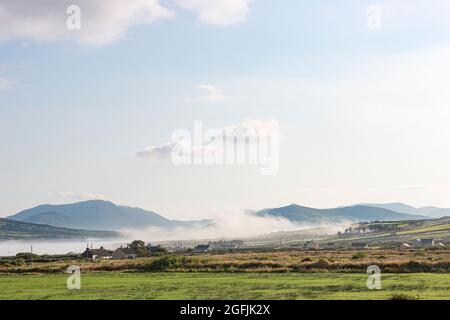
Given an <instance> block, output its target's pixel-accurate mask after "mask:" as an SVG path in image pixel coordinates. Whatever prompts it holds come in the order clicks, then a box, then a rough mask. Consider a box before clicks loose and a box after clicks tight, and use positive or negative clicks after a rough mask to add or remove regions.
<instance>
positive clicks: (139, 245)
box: [128, 240, 148, 257]
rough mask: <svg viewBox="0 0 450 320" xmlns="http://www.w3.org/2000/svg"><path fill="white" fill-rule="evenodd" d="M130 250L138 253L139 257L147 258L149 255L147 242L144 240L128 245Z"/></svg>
mask: <svg viewBox="0 0 450 320" xmlns="http://www.w3.org/2000/svg"><path fill="white" fill-rule="evenodd" d="M128 248H130V249H131V250H133V251H134V252H136V254H137V256H138V257H146V256H147V255H148V253H147V248H146V247H145V242H144V241H142V240H134V241H133V242H131V243H130V244H128Z"/></svg>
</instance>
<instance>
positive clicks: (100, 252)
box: [81, 247, 113, 260]
mask: <svg viewBox="0 0 450 320" xmlns="http://www.w3.org/2000/svg"><path fill="white" fill-rule="evenodd" d="M112 255H113V251H112V250H107V249H105V248H103V247H100V249H90V248H86V250H85V251H84V252H83V253H82V254H81V256H82V257H83V258H86V259H92V260H98V259H104V260H110V259H112Z"/></svg>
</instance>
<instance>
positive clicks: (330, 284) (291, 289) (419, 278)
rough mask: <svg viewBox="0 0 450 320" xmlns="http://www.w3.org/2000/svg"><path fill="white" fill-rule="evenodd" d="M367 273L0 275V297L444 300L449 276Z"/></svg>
mask: <svg viewBox="0 0 450 320" xmlns="http://www.w3.org/2000/svg"><path fill="white" fill-rule="evenodd" d="M366 281H367V275H365V274H343V273H339V274H338V273H306V274H305V273H285V274H267V273H251V274H248V273H245V274H244V273H235V274H233V273H145V274H144V273H120V272H111V273H88V274H83V275H82V278H81V286H82V287H81V290H68V289H66V284H65V283H66V275H64V274H48V275H42V274H36V275H12V274H11V275H0V299H387V298H388V297H389V296H390V295H392V294H394V293H395V294H407V295H408V296H414V297H417V295H418V296H419V297H420V299H450V274H430V273H426V274H425V273H416V274H384V275H382V287H383V288H382V290H376V291H371V290H368V289H367V287H366Z"/></svg>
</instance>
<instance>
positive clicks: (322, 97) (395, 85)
mask: <svg viewBox="0 0 450 320" xmlns="http://www.w3.org/2000/svg"><path fill="white" fill-rule="evenodd" d="M73 3H77V4H78V5H79V6H80V8H81V19H82V20H81V21H82V27H81V30H80V31H68V30H66V28H65V19H66V18H67V14H66V12H65V8H66V7H65V5H68V4H69V2H67V3H66V1H54V0H45V1H42V2H41V3H40V4H35V3H34V2H32V1H25V0H19V1H15V2H14V3H11V2H10V1H3V0H0V17H2V18H3V19H0V27H1V28H0V29H1V30H2V31H0V143H1V145H2V151H1V157H0V168H1V171H0V181H2V182H1V184H0V194H1V201H0V215H2V216H6V215H8V214H12V213H15V212H16V211H19V210H21V209H24V208H27V207H31V206H34V205H38V204H42V203H65V202H74V201H77V200H79V199H88V198H92V197H93V198H96V197H97V198H98V197H100V198H102V199H108V200H112V201H114V202H117V203H119V204H125V205H133V206H140V207H143V208H146V209H149V210H154V211H157V212H160V213H162V214H164V215H166V216H169V217H175V218H196V217H204V216H213V215H215V214H221V213H222V212H223V211H227V212H228V211H229V212H233V211H236V210H243V209H246V208H252V209H258V208H263V207H271V206H277V205H283V204H289V203H293V202H296V203H300V204H304V205H311V206H317V207H329V206H335V205H343V204H349V203H358V202H389V201H404V202H408V203H411V204H413V205H429V204H434V205H440V206H449V207H450V200H448V197H447V194H448V188H449V183H448V181H450V180H449V178H450V170H449V169H448V168H447V167H448V166H447V163H448V160H450V159H449V158H450V154H449V151H448V146H449V141H450V140H449V139H448V138H449V137H450V129H447V123H448V122H447V121H448V120H449V118H450V110H449V103H450V98H449V96H448V94H447V93H446V88H445V86H444V83H446V82H447V80H449V79H448V78H449V76H448V74H449V72H448V71H449V70H448V69H449V67H450V65H449V64H450V63H449V61H448V60H449V59H448V58H447V57H448V53H449V52H450V50H449V48H450V47H449V35H450V33H449V32H450V23H449V22H448V21H450V19H449V17H450V10H449V9H450V6H449V5H448V3H447V2H446V1H440V0H434V1H428V2H426V3H425V2H423V1H419V0H415V1H405V0H397V1H345V0H340V1H335V2H332V3H331V2H330V1H314V2H311V1H293V0H287V1H281V2H276V3H275V2H274V1H268V0H254V1H249V0H220V1H219V0H218V1H217V2H216V3H215V4H211V2H209V3H208V1H206V0H173V1H169V0H167V1H160V2H158V1H156V0H133V1H130V2H127V6H125V7H121V6H120V5H121V4H123V3H124V2H123V0H118V1H113V2H112V3H114V4H109V5H108V4H105V3H104V2H103V4H100V3H101V1H100V0H96V1H92V2H89V1H86V0H82V1H78V2H77V1H70V4H73ZM97 3H98V5H97ZM369 5H377V6H379V8H380V9H381V17H380V18H381V20H380V22H381V24H380V29H379V30H371V29H369V28H368V27H367V25H366V22H367V19H368V16H367V13H366V9H367V7H368V6H369ZM155 6H156V7H155ZM143 8H144V9H147V10H148V12H147V14H148V16H146V19H142V18H138V15H136V12H140V10H141V9H143ZM128 11H129V12H128ZM48 12H50V13H48ZM39 18H41V19H39ZM44 18H45V19H44ZM42 19H44V20H42ZM1 21H3V23H2V22H1ZM42 21H45V23H44V22H42ZM2 24H3V25H2ZM199 85H208V86H213V87H214V88H217V89H218V90H220V91H221V92H222V93H223V97H222V98H221V99H218V101H209V100H208V99H207V98H206V99H197V98H198V96H199V95H200V96H201V95H204V94H207V93H205V92H202V91H201V90H199V89H198V86H199ZM248 119H255V120H258V121H268V120H271V119H276V120H277V121H278V123H279V126H280V130H281V134H282V139H281V145H280V150H281V151H280V170H279V172H278V174H277V175H274V176H261V175H260V174H259V171H258V169H257V168H254V167H252V166H212V167H208V166H181V167H180V166H175V165H173V164H172V163H170V162H168V161H164V160H161V159H159V160H148V159H140V158H138V157H136V156H135V153H136V152H137V151H139V150H142V149H144V148H147V147H149V146H158V145H161V144H163V143H166V142H167V141H168V140H169V139H170V136H171V133H172V132H173V130H175V129H178V128H186V129H189V130H190V129H192V126H193V122H194V121H195V120H200V121H202V122H203V123H204V125H205V126H207V127H211V128H221V127H224V126H227V125H234V124H239V123H241V122H242V121H245V120H248Z"/></svg>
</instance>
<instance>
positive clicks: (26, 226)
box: [0, 218, 119, 240]
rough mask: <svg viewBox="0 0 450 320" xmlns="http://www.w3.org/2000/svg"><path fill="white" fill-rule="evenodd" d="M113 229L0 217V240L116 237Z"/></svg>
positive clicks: (116, 234)
mask: <svg viewBox="0 0 450 320" xmlns="http://www.w3.org/2000/svg"><path fill="white" fill-rule="evenodd" d="M118 236H119V234H118V233H117V232H113V231H95V230H78V229H68V228H59V227H53V226H49V225H43V224H34V223H26V222H20V221H15V220H9V219H3V218H0V240H25V239H48V240H50V239H83V238H116V237H118Z"/></svg>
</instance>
